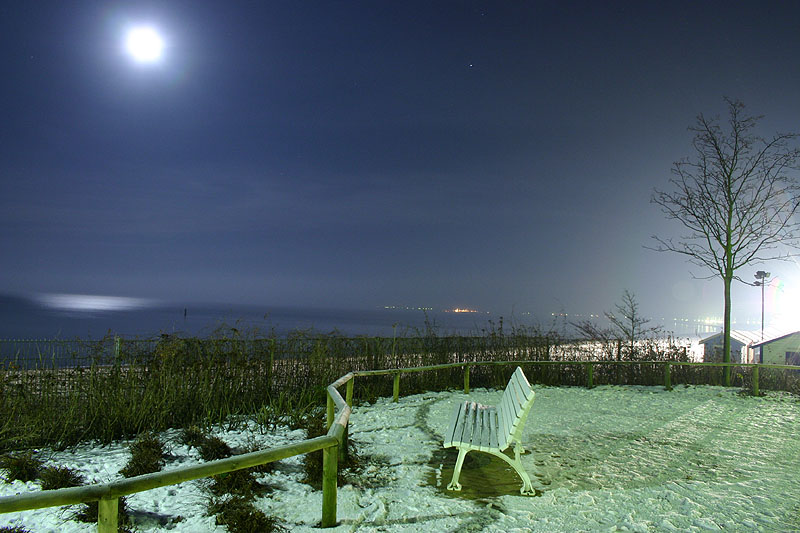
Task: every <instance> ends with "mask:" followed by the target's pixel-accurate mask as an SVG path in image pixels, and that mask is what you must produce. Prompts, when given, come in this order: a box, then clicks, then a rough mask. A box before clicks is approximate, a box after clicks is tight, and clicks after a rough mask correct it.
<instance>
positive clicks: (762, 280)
mask: <svg viewBox="0 0 800 533" xmlns="http://www.w3.org/2000/svg"><path fill="white" fill-rule="evenodd" d="M769 276H770V273H769V272H764V271H763V270H759V271H758V272H756V282H755V283H754V284H753V285H755V286H756V287H761V340H762V341H763V340H764V285H766V284H767V280H768V278H769Z"/></svg>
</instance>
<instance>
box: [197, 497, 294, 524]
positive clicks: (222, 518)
mask: <svg viewBox="0 0 800 533" xmlns="http://www.w3.org/2000/svg"><path fill="white" fill-rule="evenodd" d="M208 511H209V514H210V515H217V518H216V522H217V525H219V526H225V527H227V528H228V531H230V532H231V533H269V532H271V531H285V529H284V528H283V527H282V526H281V525H280V524H279V523H278V522H277V520H276V519H275V518H273V517H270V516H267V515H266V514H264V512H262V511H260V510H258V509H256V508H255V507H254V506H253V504H252V503H250V502H249V501H248V500H247V499H246V498H242V497H240V496H235V497H233V498H229V499H227V500H213V501H211V503H210V504H209V506H208Z"/></svg>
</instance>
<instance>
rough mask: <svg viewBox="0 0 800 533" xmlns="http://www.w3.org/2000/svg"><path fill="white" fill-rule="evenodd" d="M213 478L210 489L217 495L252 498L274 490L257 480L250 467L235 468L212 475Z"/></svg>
mask: <svg viewBox="0 0 800 533" xmlns="http://www.w3.org/2000/svg"><path fill="white" fill-rule="evenodd" d="M212 480H213V481H212V483H211V486H210V487H209V490H210V491H211V493H212V494H214V495H215V496H222V495H225V494H231V495H233V496H240V497H243V498H246V499H248V500H252V499H253V498H254V497H256V496H260V495H262V494H264V493H266V492H267V491H270V490H272V487H270V486H269V485H265V484H263V483H260V482H258V481H256V478H255V477H254V476H253V472H251V471H250V470H249V469H247V470H234V471H233V472H227V473H225V474H219V475H217V476H212Z"/></svg>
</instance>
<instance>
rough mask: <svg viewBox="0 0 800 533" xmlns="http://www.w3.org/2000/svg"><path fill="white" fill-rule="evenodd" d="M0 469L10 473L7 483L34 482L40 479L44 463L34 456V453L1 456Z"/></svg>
mask: <svg viewBox="0 0 800 533" xmlns="http://www.w3.org/2000/svg"><path fill="white" fill-rule="evenodd" d="M0 468H5V469H6V470H7V471H8V478H7V481H14V480H15V479H18V480H20V481H33V480H34V479H37V478H38V477H39V471H40V470H41V468H42V462H41V461H40V460H39V459H37V458H36V457H34V456H33V452H25V453H20V454H17V455H3V456H0Z"/></svg>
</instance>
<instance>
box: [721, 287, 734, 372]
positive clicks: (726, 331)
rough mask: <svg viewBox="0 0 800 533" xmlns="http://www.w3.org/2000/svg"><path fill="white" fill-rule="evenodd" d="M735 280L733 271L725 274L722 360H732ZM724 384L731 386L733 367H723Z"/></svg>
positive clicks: (728, 361)
mask: <svg viewBox="0 0 800 533" xmlns="http://www.w3.org/2000/svg"><path fill="white" fill-rule="evenodd" d="M732 280H733V273H731V274H727V273H726V274H725V276H724V277H723V282H724V283H725V318H724V326H723V330H722V338H723V345H722V362H723V363H730V362H731V281H732ZM722 375H723V384H724V385H725V386H726V387H730V386H731V367H729V366H726V367H723V373H722Z"/></svg>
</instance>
